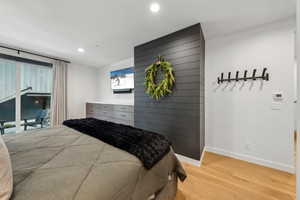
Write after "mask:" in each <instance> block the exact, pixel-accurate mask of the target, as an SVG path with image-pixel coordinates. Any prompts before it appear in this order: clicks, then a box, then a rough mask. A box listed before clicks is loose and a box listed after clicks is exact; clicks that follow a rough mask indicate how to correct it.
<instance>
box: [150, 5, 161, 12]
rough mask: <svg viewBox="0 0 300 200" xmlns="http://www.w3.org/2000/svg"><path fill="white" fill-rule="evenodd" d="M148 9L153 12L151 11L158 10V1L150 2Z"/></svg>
mask: <svg viewBox="0 0 300 200" xmlns="http://www.w3.org/2000/svg"><path fill="white" fill-rule="evenodd" d="M150 10H151V12H153V13H157V12H159V10H160V5H159V4H158V3H152V4H151V5H150Z"/></svg>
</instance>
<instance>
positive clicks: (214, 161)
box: [176, 153, 296, 200]
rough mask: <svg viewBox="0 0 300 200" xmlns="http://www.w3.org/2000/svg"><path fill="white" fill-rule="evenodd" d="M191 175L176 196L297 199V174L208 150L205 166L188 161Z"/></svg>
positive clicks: (231, 199)
mask: <svg viewBox="0 0 300 200" xmlns="http://www.w3.org/2000/svg"><path fill="white" fill-rule="evenodd" d="M183 165H184V168H185V170H186V171H187V174H188V178H187V179H186V181H185V182H184V183H179V188H178V190H179V191H178V193H177V197H176V200H294V199H295V188H296V186H295V176H294V175H292V174H289V173H285V172H281V171H277V170H274V169H270V168H266V167H262V166H259V165H255V164H251V163H248V162H244V161H240V160H236V159H233V158H228V157H224V156H220V155H217V154H213V153H205V155H204V159H203V161H202V166H201V167H197V166H194V165H191V164H186V163H184V164H183Z"/></svg>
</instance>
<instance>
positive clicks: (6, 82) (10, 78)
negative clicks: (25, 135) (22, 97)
mask: <svg viewBox="0 0 300 200" xmlns="http://www.w3.org/2000/svg"><path fill="white" fill-rule="evenodd" d="M15 104H16V62H14V61H10V60H6V59H0V132H1V134H4V132H5V133H8V132H15V131H16V130H15V128H14V126H15V120H16V110H15Z"/></svg>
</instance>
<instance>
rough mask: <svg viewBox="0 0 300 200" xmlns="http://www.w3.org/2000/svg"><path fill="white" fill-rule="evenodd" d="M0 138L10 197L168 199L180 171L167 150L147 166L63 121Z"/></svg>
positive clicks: (29, 199) (181, 174) (21, 199)
mask: <svg viewBox="0 0 300 200" xmlns="http://www.w3.org/2000/svg"><path fill="white" fill-rule="evenodd" d="M3 138H4V140H5V142H6V145H7V147H8V150H9V153H10V155H11V160H12V167H13V178H14V192H13V196H12V198H11V199H12V200H41V199H43V200H71V199H72V200H147V199H149V198H150V197H151V196H152V197H153V195H154V196H155V198H156V199H158V200H171V199H174V198H175V195H176V190H177V177H185V171H184V169H183V168H182V166H181V164H180V162H179V161H178V160H177V158H176V156H175V154H174V152H173V150H171V151H170V152H169V153H168V154H167V155H166V156H164V158H162V159H161V160H160V161H159V162H158V163H157V164H156V165H155V166H154V167H152V168H151V169H150V170H147V169H145V168H144V167H143V164H142V163H141V161H140V160H139V159H138V158H136V157H135V156H133V155H131V154H129V153H127V152H125V151H123V150H120V149H118V148H115V147H113V146H111V145H109V144H106V143H104V142H102V141H100V140H98V139H96V138H93V137H90V136H88V135H85V134H82V133H80V132H78V131H76V130H73V129H70V128H68V127H65V126H61V127H56V128H49V129H42V130H37V131H31V132H26V133H19V134H11V135H6V136H4V137H3ZM182 179H183V178H182Z"/></svg>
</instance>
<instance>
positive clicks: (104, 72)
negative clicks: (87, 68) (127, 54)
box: [98, 58, 134, 104]
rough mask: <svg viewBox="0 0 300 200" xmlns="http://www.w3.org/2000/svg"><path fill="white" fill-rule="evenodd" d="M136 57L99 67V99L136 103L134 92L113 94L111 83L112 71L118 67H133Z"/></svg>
mask: <svg viewBox="0 0 300 200" xmlns="http://www.w3.org/2000/svg"><path fill="white" fill-rule="evenodd" d="M133 66H134V58H129V59H126V60H122V61H120V62H117V63H114V64H111V65H109V66H105V67H101V68H99V73H98V79H99V83H98V85H99V88H98V94H99V98H98V100H99V101H102V102H106V103H117V104H118V103H120V104H122V103H124V104H134V93H133V92H132V93H125V94H113V91H112V89H111V85H110V72H111V71H113V70H117V69H122V68H127V67H133Z"/></svg>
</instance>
